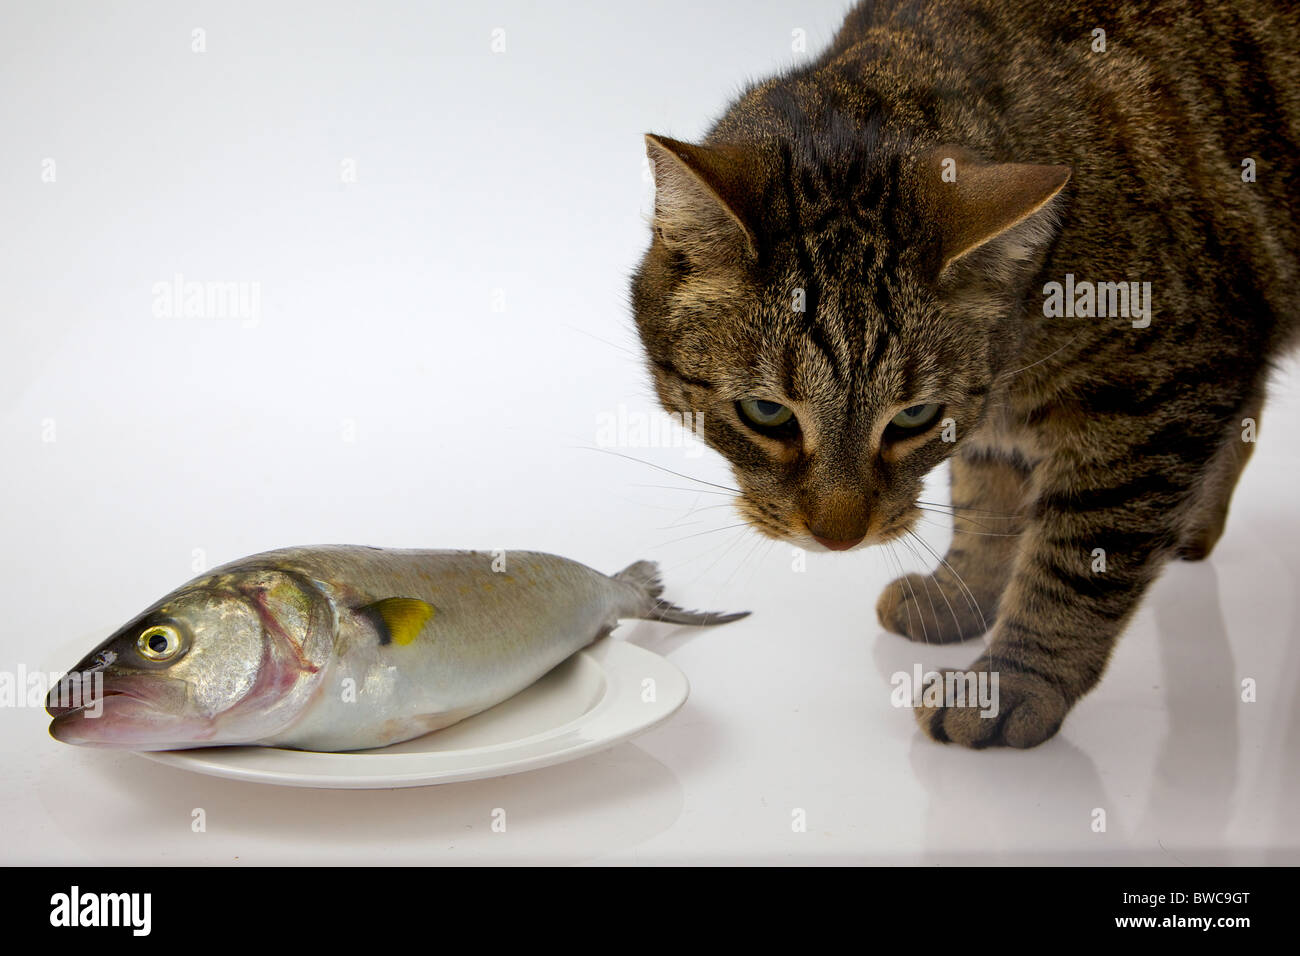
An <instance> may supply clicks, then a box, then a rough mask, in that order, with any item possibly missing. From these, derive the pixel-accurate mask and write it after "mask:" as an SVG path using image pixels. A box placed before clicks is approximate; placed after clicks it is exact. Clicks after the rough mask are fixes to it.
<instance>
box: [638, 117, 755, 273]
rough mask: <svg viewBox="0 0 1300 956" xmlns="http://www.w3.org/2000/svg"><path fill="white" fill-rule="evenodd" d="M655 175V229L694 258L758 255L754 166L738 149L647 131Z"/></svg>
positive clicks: (646, 143)
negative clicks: (752, 208)
mask: <svg viewBox="0 0 1300 956" xmlns="http://www.w3.org/2000/svg"><path fill="white" fill-rule="evenodd" d="M645 145H646V156H647V157H649V159H650V166H651V169H652V170H653V172H654V179H655V229H656V230H657V231H658V233H659V235H660V236H661V237H662V238H663V239H664V241H665V242H667V243H669V244H671V245H673V246H675V247H677V248H679V249H680V250H682V251H683V252H684V253H685V254H686V255H687V256H690V257H693V258H706V257H707V258H713V259H719V258H721V259H734V258H741V257H745V256H753V255H755V254H756V250H757V248H758V243H757V240H756V238H755V234H754V230H753V227H752V225H751V223H750V222H749V218H750V217H749V216H748V215H747V213H746V209H745V207H746V204H747V196H748V195H749V192H750V185H749V177H748V165H747V163H746V161H745V156H744V155H743V154H742V152H741V151H740V150H739V148H737V147H718V146H694V145H692V144H690V143H683V142H681V141H680V140H675V139H669V138H668V137H667V136H655V135H654V134H653V133H648V134H646V138H645Z"/></svg>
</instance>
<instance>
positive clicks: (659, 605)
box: [614, 561, 749, 627]
mask: <svg viewBox="0 0 1300 956" xmlns="http://www.w3.org/2000/svg"><path fill="white" fill-rule="evenodd" d="M614 580H615V581H622V582H623V583H624V584H630V585H631V586H632V587H634V588H636V590H637V591H639V592H640V593H641V594H642V595H644V597H645V606H644V609H643V610H642V611H641V613H639V614H638V615H637V617H641V618H644V619H646V620H649V621H667V622H668V623H669V624H690V625H694V626H697V627H707V626H709V625H712V624H726V623H728V622H729V621H738V620H740V619H741V618H742V617H748V616H749V612H748V611H737V612H736V613H734V614H722V613H719V612H717V611H687V610H686V609H684V608H680V607H678V606H677V605H676V604H670V603H669V602H668V601H665V600H664V599H663V598H661V597H660V596H659V595H661V594H663V591H664V586H663V582H662V581H660V580H659V565H657V564H655V563H654V562H653V561H637V562H636V563H634V564H629V565H628V566H627V567H626V568H624V569H623V570H622V571H620V572H618V574H616V575H614Z"/></svg>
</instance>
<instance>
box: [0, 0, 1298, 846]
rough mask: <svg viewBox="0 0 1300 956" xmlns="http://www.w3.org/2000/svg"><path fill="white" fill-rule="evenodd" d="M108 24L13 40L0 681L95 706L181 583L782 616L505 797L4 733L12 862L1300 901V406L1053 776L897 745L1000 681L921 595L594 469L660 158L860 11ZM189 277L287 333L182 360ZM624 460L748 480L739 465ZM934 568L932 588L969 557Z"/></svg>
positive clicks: (1047, 751) (92, 7) (633, 352)
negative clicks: (652, 172)
mask: <svg viewBox="0 0 1300 956" xmlns="http://www.w3.org/2000/svg"><path fill="white" fill-rule="evenodd" d="M118 7H119V8H118V9H113V10H111V11H110V10H109V9H107V7H106V5H104V4H99V3H72V4H63V5H59V6H57V7H55V6H53V5H49V4H42V3H31V4H25V5H20V4H8V5H6V8H5V13H4V14H3V22H2V23H0V91H2V92H0V129H3V130H4V135H3V143H4V145H3V148H0V210H3V221H4V228H3V230H0V245H2V249H0V262H2V263H3V277H4V284H3V291H4V298H5V309H4V320H3V321H4V335H3V339H2V340H0V341H3V346H0V448H3V454H4V467H3V469H2V471H0V474H3V476H4V494H3V497H2V498H0V535H2V536H3V541H4V550H3V558H2V560H3V567H2V568H0V570H2V572H3V573H2V574H0V582H3V583H2V584H0V589H2V590H0V599H3V606H4V609H5V619H4V626H3V635H2V637H0V668H3V669H5V670H9V671H11V672H12V671H14V670H16V669H17V668H18V667H19V666H23V667H25V668H27V669H29V670H32V669H41V670H62V669H66V668H68V667H70V666H72V665H73V664H74V663H75V662H76V660H77V659H78V658H79V657H80V656H81V655H82V654H83V653H84V652H85V651H87V650H89V649H90V648H91V647H92V646H93V645H94V643H96V642H97V641H98V640H99V639H101V638H102V637H103V636H105V635H106V634H107V633H108V632H109V631H110V630H112V629H114V628H116V627H117V626H119V625H121V624H122V623H124V622H125V621H126V620H127V619H128V618H130V617H131V616H132V615H134V614H135V613H137V612H138V611H140V610H141V609H143V607H145V606H146V605H147V604H149V603H151V602H152V601H153V600H154V599H156V598H157V597H159V596H161V595H162V594H163V593H165V592H166V591H168V590H170V589H171V588H173V587H175V586H176V585H177V584H180V583H181V582H182V581H184V580H186V579H188V578H189V577H191V576H192V574H193V571H192V562H193V561H194V560H195V552H196V549H198V550H199V551H201V552H202V557H203V559H204V560H205V561H206V563H207V565H208V566H213V565H216V564H218V563H221V562H224V561H227V560H230V559H233V558H236V557H239V556H242V555H245V554H250V553H253V552H256V551H261V550H265V549H267V548H272V547H278V546H283V545H289V544H311V543H321V542H352V543H365V544H376V545H386V546H395V547H422V546H423V547H478V548H496V547H505V548H536V549H540V550H546V551H551V552H555V553H557V554H563V555H566V556H568V557H572V558H575V559H578V560H581V561H583V562H585V563H587V564H590V565H592V566H594V567H596V568H599V569H601V570H604V571H614V570H616V569H618V568H620V567H623V566H624V565H626V564H627V563H629V562H630V561H632V560H634V559H637V558H653V559H656V560H659V561H661V562H662V563H663V565H664V568H665V572H666V577H667V580H668V585H669V596H670V597H672V598H673V599H674V600H676V601H677V602H678V603H681V604H683V605H686V606H690V607H708V608H719V609H727V610H732V609H738V608H748V609H750V610H752V611H753V612H754V614H753V616H752V617H751V618H749V619H748V620H746V621H744V622H742V623H739V624H735V625H731V626H729V627H726V628H720V629H716V630H705V631H689V630H687V629H672V628H668V627H666V626H662V625H652V624H637V625H634V626H633V625H629V626H627V627H625V628H623V629H622V630H621V631H620V636H622V637H626V638H629V639H632V640H635V641H637V642H638V643H642V644H643V645H645V646H647V647H651V648H652V649H655V650H658V651H660V652H661V653H667V654H668V656H669V658H670V659H671V660H672V661H673V662H674V663H676V664H677V665H678V666H679V667H680V668H681V669H682V670H683V671H685V673H686V674H687V675H688V677H689V679H690V681H691V685H692V696H691V699H690V701H689V702H688V703H687V705H686V707H685V708H684V709H683V710H682V711H681V712H679V713H678V714H677V715H676V716H675V717H674V718H673V719H672V720H670V721H669V722H668V723H667V724H665V725H663V726H661V727H659V728H657V729H656V730H654V731H652V732H651V733H649V734H647V735H645V736H643V737H641V738H638V739H637V740H636V741H635V742H633V743H629V744H623V745H620V746H618V747H617V748H615V749H613V750H611V751H608V752H606V753H604V754H601V755H598V756H594V757H590V758H587V759H584V760H581V761H578V762H574V763H570V764H566V765H562V766H557V767H553V768H549V769H546V770H541V771H535V772H532V773H528V774H523V775H518V776H513V777H506V778H500V779H496V780H488V781H481V782H477V783H469V784H457V785H450V786H445V787H434V788H421V789H414V790H405V791H375V792H341V791H335V792H331V791H307V790H291V789H281V788H277V787H269V786H254V785H248V784H239V783H235V782H228V781H222V780H216V779H211V778H206V777H199V776H196V775H192V774H187V773H185V772H183V771H180V770H175V769H171V768H167V767H162V766H158V765H155V764H152V763H149V762H146V761H144V760H142V759H140V758H138V757H135V756H133V755H130V754H125V753H111V752H103V751H90V750H81V749H76V748H72V747H68V746H64V745H61V744H58V743H56V742H55V741H53V740H51V739H50V738H49V737H48V736H47V734H46V725H47V721H48V718H47V717H46V715H45V714H44V712H43V711H42V710H41V709H40V708H27V707H17V708H5V709H2V710H0V721H2V722H3V723H2V724H0V750H2V751H3V765H4V770H5V772H4V773H3V775H0V819H2V820H4V821H5V824H4V828H5V832H4V839H3V841H2V842H0V848H2V849H0V861H3V862H7V863H20V862H27V863H30V862H42V863H55V862H58V863H71V862H84V863H204V864H248V863H279V862H295V861H304V862H321V863H323V862H341V863H364V862H392V863H398V862H401V863H408V862H433V863H437V862H487V861H503V860H514V861H529V862H544V861H559V862H590V861H599V862H629V861H642V862H668V861H703V860H712V861H760V860H764V861H824V860H843V861H850V860H852V861H868V860H880V861H888V862H918V861H924V862H936V861H949V862H951V861H961V862H975V861H984V860H1035V861H1060V860H1067V859H1069V860H1082V861H1093V862H1099V861H1112V860H1124V861H1132V862H1152V863H1175V864H1176V863H1202V862H1222V861H1231V862H1262V861H1273V862H1281V861H1287V862H1293V863H1294V862H1297V860H1300V854H1298V853H1297V847H1298V846H1300V817H1298V813H1300V811H1297V804H1296V800H1295V794H1296V793H1297V792H1300V698H1297V696H1296V693H1295V689H1294V687H1295V682H1296V677H1297V674H1298V673H1300V618H1298V617H1297V614H1296V599H1295V594H1294V590H1295V581H1296V576H1297V569H1300V538H1298V536H1297V530H1300V522H1298V521H1297V518H1296V510H1295V505H1294V487H1295V482H1294V475H1295V474H1296V471H1297V469H1298V468H1300V455H1298V454H1297V452H1296V446H1295V443H1294V440H1293V437H1294V434H1295V432H1294V427H1293V426H1294V422H1295V421H1296V414H1297V412H1300V393H1298V390H1297V388H1296V384H1297V377H1296V375H1295V374H1294V371H1293V370H1292V371H1290V372H1288V374H1287V375H1286V376H1284V377H1282V378H1280V379H1279V381H1278V383H1277V386H1276V388H1275V390H1274V395H1275V397H1274V400H1273V403H1272V404H1271V405H1270V406H1269V409H1268V411H1267V412H1266V414H1265V416H1264V421H1263V429H1262V434H1261V443H1260V446H1259V450H1258V454H1257V455H1256V457H1255V460H1254V461H1253V463H1252V464H1251V466H1250V469H1249V470H1248V472H1247V474H1246V477H1245V480H1244V482H1243V484H1242V486H1241V488H1240V490H1239V493H1238V496H1237V499H1236V504H1235V508H1234V515H1233V518H1232V521H1231V524H1230V527H1229V530H1228V533H1227V536H1226V537H1225V538H1224V540H1223V541H1222V543H1221V544H1220V546H1219V549H1218V551H1216V553H1215V555H1214V557H1213V559H1212V560H1211V561H1210V562H1209V563H1208V564H1205V565H1201V566H1188V565H1180V566H1175V567H1171V569H1170V570H1169V572H1168V573H1167V574H1166V575H1165V577H1164V578H1163V579H1162V580H1161V582H1160V583H1159V585H1158V586H1157V587H1156V588H1155V590H1154V591H1153V593H1152V594H1151V596H1150V598H1149V600H1148V601H1147V603H1146V604H1145V606H1144V608H1143V610H1142V611H1141V613H1140V614H1139V616H1138V617H1137V619H1136V621H1135V623H1134V624H1133V626H1132V627H1131V628H1130V631H1129V633H1128V635H1127V636H1126V637H1125V639H1124V641H1123V642H1122V644H1121V646H1120V649H1119V651H1118V653H1117V654H1116V657H1115V659H1114V662H1113V664H1112V667H1111V671H1110V673H1109V676H1108V677H1107V679H1106V680H1105V681H1104V682H1103V684H1102V685H1101V687H1100V689H1099V690H1097V691H1096V692H1095V693H1093V694H1092V695H1091V696H1089V697H1088V698H1086V699H1085V700H1084V701H1083V702H1082V703H1081V704H1080V705H1079V706H1078V707H1077V708H1076V709H1075V711H1074V712H1073V713H1072V715H1071V716H1070V718H1069V719H1068V720H1067V722H1066V723H1065V726H1064V729H1063V730H1062V732H1061V734H1060V735H1059V736H1058V737H1057V738H1055V739H1054V740H1052V741H1051V742H1050V743H1048V744H1046V745H1044V746H1042V747H1040V748H1038V749H1036V750H1033V751H1029V752H1023V753H1021V752H983V753H972V752H967V751H964V750H960V749H956V748H953V747H942V746H939V745H937V744H933V743H931V742H929V741H928V740H926V739H924V738H922V737H921V736H920V734H919V732H918V731H917V730H916V729H915V727H914V724H913V721H912V717H911V714H910V712H908V711H905V710H898V709H895V708H894V707H892V706H891V705H890V703H889V691H890V684H889V676H890V675H891V674H892V673H893V672H895V671H898V670H908V671H910V670H911V668H912V665H913V664H914V663H916V662H920V663H922V664H924V665H925V666H926V667H931V666H936V665H955V666H962V665H965V664H967V663H969V662H970V661H971V660H972V659H973V658H974V657H975V656H976V655H977V653H978V648H977V647H976V646H974V645H970V646H958V647H955V648H946V649H943V650H933V649H926V648H924V647H918V646H916V645H912V644H910V643H908V642H907V641H905V640H903V639H901V638H899V637H895V636H892V635H887V634H883V633H882V632H881V630H880V628H879V626H878V625H877V623H876V621H875V615H874V611H873V608H874V604H875V599H876V595H877V594H878V592H879V590H880V588H881V587H882V586H883V585H884V584H885V583H886V581H888V580H889V579H890V578H891V577H892V576H893V575H894V573H895V570H894V564H893V562H894V557H893V556H887V555H886V554H885V553H883V552H880V551H868V552H865V553H854V554H849V555H810V556H809V563H808V568H807V570H806V571H805V572H803V573H797V572H795V571H793V570H792V555H791V552H790V548H789V547H788V546H787V545H784V544H769V543H767V542H765V541H762V540H760V539H758V538H757V537H756V536H754V535H753V534H752V533H751V532H748V531H747V530H745V529H741V528H733V527H731V526H733V525H735V524H736V522H737V521H738V519H737V518H735V517H734V516H733V515H732V513H731V512H730V511H729V509H728V508H726V507H709V506H714V505H725V504H726V500H727V499H726V498H725V497H724V496H718V495H714V494H698V495H697V494H695V493H694V492H692V491H691V489H692V488H694V487H698V488H701V489H704V490H705V491H708V490H709V489H707V488H705V486H702V485H695V484H694V483H693V482H691V481H688V480H685V479H679V478H674V477H672V476H670V475H666V474H663V473H661V472H657V471H655V470H654V469H653V468H651V467H649V466H647V465H642V464H637V463H635V462H630V461H627V460H625V459H622V458H619V457H616V456H614V455H610V454H603V453H601V452H599V451H594V450H592V447H593V446H595V445H596V444H597V441H598V435H597V422H598V420H599V416H601V415H602V414H606V415H608V414H615V413H617V411H618V409H619V406H620V404H622V405H625V406H626V407H627V409H628V411H629V412H630V413H632V414H638V413H646V412H649V411H651V410H652V409H653V408H654V403H653V401H652V398H651V392H650V388H649V384H648V379H647V375H646V373H645V372H644V371H643V369H642V365H641V361H640V359H639V355H638V351H637V346H636V339H635V335H634V332H633V330H632V326H631V320H630V316H629V310H628V307H627V303H626V295H627V280H628V276H629V274H630V272H631V270H632V269H633V268H634V266H635V264H636V262H637V259H638V256H639V255H640V253H641V251H642V250H643V249H644V247H645V245H646V244H647V241H648V230H647V226H646V221H645V211H646V209H647V208H648V201H649V195H650V194H649V186H648V183H647V181H646V179H645V176H644V169H643V163H642V140H641V134H642V133H644V132H646V131H655V132H660V133H665V134H668V135H672V136H677V137H681V138H692V137H698V136H699V135H700V134H702V133H703V131H704V130H705V129H706V128H707V127H708V125H709V123H710V122H711V121H712V119H713V118H715V117H716V116H717V115H718V114H719V113H720V112H721V110H722V109H723V108H724V106H725V104H726V102H727V101H728V99H729V98H730V97H731V96H732V95H734V93H735V92H736V91H737V90H738V88H739V87H740V85H741V84H742V83H743V82H745V81H746V80H747V79H751V78H758V77H761V76H764V75H766V74H768V73H770V72H772V71H773V70H775V69H776V68H778V67H780V66H782V65H785V64H789V63H792V62H794V61H796V60H797V59H798V58H799V56H798V54H796V53H794V52H792V49H791V43H792V31H794V30H796V29H803V30H805V31H806V34H807V42H808V49H809V50H810V51H812V52H814V53H815V52H816V51H818V50H820V49H821V48H822V46H824V44H825V43H826V42H827V40H828V39H829V37H830V35H831V33H832V31H833V30H834V28H835V27H836V26H837V25H838V23H839V21H840V19H841V18H842V15H843V13H844V11H845V10H846V9H847V5H846V4H844V3H842V2H813V0H801V2H797V3H796V2H784V3H779V2H763V3H756V2H752V0H746V2H735V0H727V2H723V0H710V2H707V3H702V2H699V0H693V2H660V3H654V4H645V3H632V2H620V3H598V2H591V3H566V4H563V5H559V6H557V5H554V4H548V5H541V4H530V3H524V2H519V3H500V2H498V3H480V4H458V3H437V4H432V3H431V4H415V3H412V4H396V3H384V4H370V5H362V4H344V3H327V4H322V3H294V4H290V3H279V4H275V5H267V4H254V3H220V4H217V3H212V4H206V3H197V4H175V3H161V2H158V3H134V4H130V5H118ZM120 7H126V8H125V9H121V8H120ZM471 8H472V9H471ZM196 28H201V29H203V30H205V31H206V47H207V49H206V52H204V53H196V52H193V51H192V49H191V46H192V43H193V42H194V41H193V35H192V30H194V29H196ZM495 28H503V29H504V30H505V43H506V49H505V52H502V53H493V52H492V51H491V48H490V47H491V42H492V31H493V30H494V29H495ZM47 160H53V163H54V165H53V169H54V171H55V181H53V182H45V181H43V180H42V173H43V171H45V170H48V169H49V168H50V166H49V165H48V163H47V162H46V161H47ZM347 161H351V162H352V163H354V165H355V170H356V181H355V182H352V183H344V182H342V181H341V175H340V173H341V169H342V164H344V163H345V162H347ZM178 274H179V275H181V276H183V277H184V279H185V280H187V281H203V282H245V283H258V284H259V288H260V296H261V298H260V311H259V314H258V315H257V316H256V318H255V320H253V321H248V322H245V321H241V320H240V319H239V318H219V317H209V318H185V317H183V316H182V317H173V318H166V317H159V316H158V315H156V314H155V312H156V308H155V306H156V304H157V303H156V295H155V284H157V283H170V282H172V281H173V278H174V277H175V276H176V275H178ZM496 290H500V292H499V293H498V292H497V291H496ZM494 295H497V296H498V298H497V299H495V301H496V302H497V303H500V302H501V301H504V310H503V311H495V310H494V307H493V306H494ZM500 296H503V297H504V298H503V300H502V298H500ZM50 439H52V440H50ZM349 439H350V440H349ZM619 451H621V452H624V453H626V454H630V455H634V456H636V457H640V458H645V459H647V460H650V461H653V462H657V463H659V464H661V465H663V466H665V467H668V468H671V469H673V470H676V471H682V472H686V473H688V474H690V475H691V476H694V477H698V478H701V479H705V480H709V481H717V482H720V483H724V484H725V483H727V482H728V480H729V479H728V476H727V472H726V469H725V467H724V465H723V463H722V462H721V461H720V460H719V459H717V458H716V456H713V455H712V454H711V453H710V454H706V455H704V456H702V457H688V456H687V455H686V454H685V453H684V451H683V450H682V449H636V448H632V449H629V448H622V449H619ZM935 480H936V487H937V488H938V489H939V490H936V491H935V492H934V493H935V494H943V493H944V492H943V491H942V490H941V488H942V483H943V476H942V475H936V476H935ZM723 529H725V530H723ZM926 536H927V537H928V538H929V540H930V541H931V543H932V544H933V545H934V546H935V547H936V548H942V547H943V546H945V545H946V538H947V531H946V528H945V527H944V526H943V523H942V522H938V521H936V522H935V523H934V524H932V525H928V526H926ZM896 557H897V558H898V559H899V560H900V561H901V562H902V563H903V564H904V565H907V566H920V562H919V561H918V560H917V559H915V558H914V557H913V556H912V555H911V554H909V553H907V552H906V550H905V549H903V550H900V551H899V552H898V554H897V555H896ZM1247 677H1251V678H1255V679H1256V680H1257V681H1258V687H1259V691H1258V693H1259V699H1258V702H1256V703H1253V704H1243V703H1241V702H1240V701H1239V690H1238V686H1239V683H1240V681H1241V680H1242V679H1244V678H1247ZM196 807H202V808H204V809H205V811H206V813H207V823H208V828H207V832H206V833H203V834H195V833H192V832H191V830H190V819H191V811H192V809H193V808H196ZM495 807H504V808H506V809H507V811H508V813H509V827H508V831H507V832H506V833H504V834H501V833H492V832H491V830H490V822H491V820H490V814H491V811H492V809H493V808H495ZM796 808H800V809H802V810H803V811H805V812H806V814H807V820H808V831H807V832H806V833H796V832H792V827H791V819H792V812H793V811H794V810H795V809H796ZM1095 808H1102V809H1104V810H1106V812H1107V815H1108V816H1107V822H1108V828H1107V831H1106V832H1105V833H1095V832H1093V831H1092V828H1091V823H1092V821H1093V811H1094V809H1095Z"/></svg>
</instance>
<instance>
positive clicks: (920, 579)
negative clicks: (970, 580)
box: [876, 574, 994, 644]
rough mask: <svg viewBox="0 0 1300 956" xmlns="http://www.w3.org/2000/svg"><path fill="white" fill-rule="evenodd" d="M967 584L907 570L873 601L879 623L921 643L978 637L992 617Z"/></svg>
mask: <svg viewBox="0 0 1300 956" xmlns="http://www.w3.org/2000/svg"><path fill="white" fill-rule="evenodd" d="M981 603H985V604H989V605H992V604H993V603H994V602H992V601H983V602H981V601H980V600H979V599H978V598H977V597H976V596H975V595H974V594H972V593H971V591H970V590H969V589H968V588H964V587H960V586H955V585H950V584H948V583H946V582H945V581H943V580H941V579H939V578H937V577H935V576H934V575H932V574H906V575H904V576H903V577H901V578H896V579H894V580H893V581H891V582H889V584H887V585H886V586H885V589H884V590H883V591H881V592H880V598H879V600H877V601H876V617H877V619H879V621H880V626H881V627H883V628H884V629H885V630H887V631H892V632H893V633H894V634H902V635H903V636H904V637H906V638H908V639H909V640H913V641H919V642H921V643H922V644H953V643H956V642H957V641H966V640H969V639H971V638H972V637H979V636H980V635H981V634H983V633H984V632H985V631H987V630H988V629H989V626H990V625H992V623H993V621H992V619H991V617H990V618H989V619H988V620H986V619H985V615H986V613H989V612H985V611H984V610H983V609H982V608H981V607H980V604H981Z"/></svg>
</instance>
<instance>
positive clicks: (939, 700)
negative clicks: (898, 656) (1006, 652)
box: [889, 664, 998, 717]
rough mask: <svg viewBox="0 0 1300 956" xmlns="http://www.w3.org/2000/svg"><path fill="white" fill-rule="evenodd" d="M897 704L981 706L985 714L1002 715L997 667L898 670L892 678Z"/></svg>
mask: <svg viewBox="0 0 1300 956" xmlns="http://www.w3.org/2000/svg"><path fill="white" fill-rule="evenodd" d="M889 683H890V685H891V686H892V687H893V690H892V691H891V692H890V695H889V702H890V703H891V704H893V705H894V706H895V707H978V708H979V709H980V716H981V717H996V716H997V715H998V672H997V671H947V672H945V673H943V674H940V673H939V672H938V671H926V672H924V673H922V670H921V665H920V664H914V665H913V666H912V673H910V674H909V673H908V672H907V671H895V672H894V673H893V675H891V676H890V678H889Z"/></svg>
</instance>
